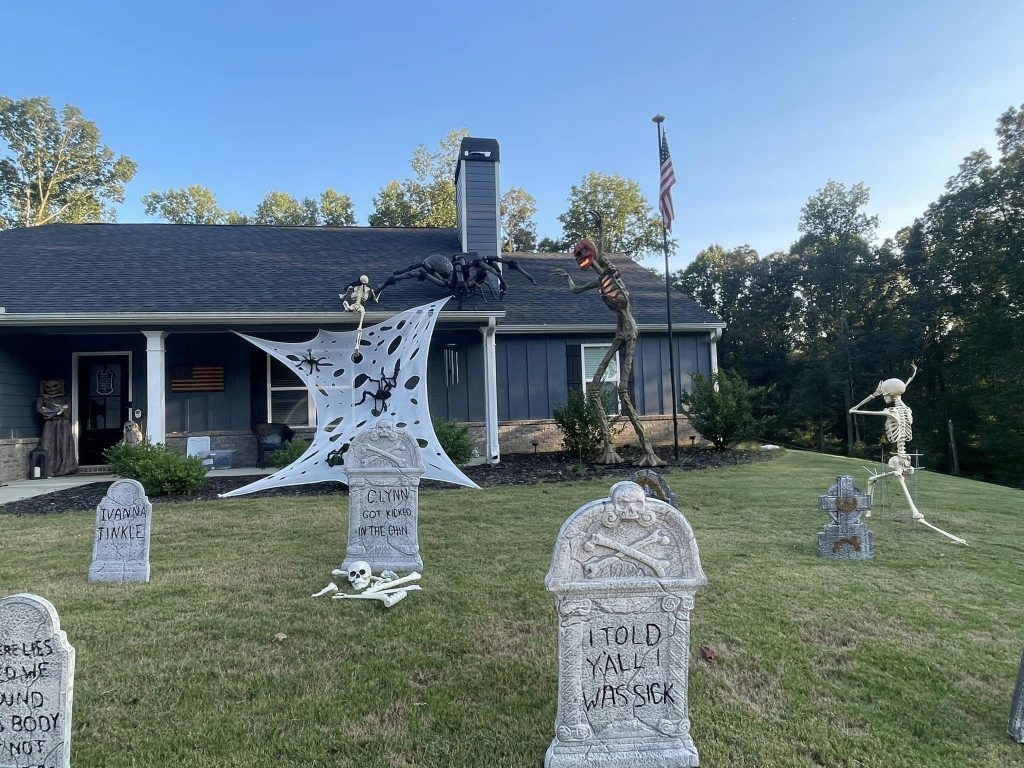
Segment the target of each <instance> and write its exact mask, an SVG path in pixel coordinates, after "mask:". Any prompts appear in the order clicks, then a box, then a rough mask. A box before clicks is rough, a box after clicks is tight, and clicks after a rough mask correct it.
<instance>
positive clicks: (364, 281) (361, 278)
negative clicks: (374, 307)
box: [359, 275, 370, 285]
mask: <svg viewBox="0 0 1024 768" xmlns="http://www.w3.org/2000/svg"><path fill="white" fill-rule="evenodd" d="M359 282H360V283H362V284H363V285H369V284H370V278H368V277H367V276H366V275H360V276H359Z"/></svg>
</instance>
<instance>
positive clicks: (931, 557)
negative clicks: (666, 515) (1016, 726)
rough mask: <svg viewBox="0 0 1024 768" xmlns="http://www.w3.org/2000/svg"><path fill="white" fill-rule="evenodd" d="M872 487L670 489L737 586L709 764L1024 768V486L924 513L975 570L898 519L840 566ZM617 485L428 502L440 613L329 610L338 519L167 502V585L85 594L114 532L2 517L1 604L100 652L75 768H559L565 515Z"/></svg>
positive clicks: (934, 505) (853, 464)
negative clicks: (850, 504) (832, 503)
mask: <svg viewBox="0 0 1024 768" xmlns="http://www.w3.org/2000/svg"><path fill="white" fill-rule="evenodd" d="M861 465H862V462H859V461H847V460H844V459H839V458H824V457H819V456H814V455H811V454H799V453H790V454H788V455H786V456H783V457H781V458H779V459H777V460H775V461H773V462H769V463H759V464H753V465H747V466H740V467H734V468H728V469H721V470H709V471H704V472H687V473H674V474H672V475H670V477H669V481H670V483H671V484H672V487H673V489H674V490H676V491H677V492H678V493H679V495H680V497H681V498H682V500H683V503H682V507H683V513H684V514H685V515H686V516H687V518H688V519H689V520H690V523H691V524H692V525H693V528H694V530H695V532H696V535H697V541H698V544H699V546H700V550H701V555H702V559H703V565H704V570H705V572H706V573H707V575H708V579H709V582H710V583H709V586H708V587H707V589H706V590H705V591H704V592H702V593H701V594H699V595H698V597H697V605H696V609H695V611H694V613H693V643H694V652H695V653H696V655H697V658H696V659H694V660H693V661H691V678H690V717H691V720H692V723H693V735H694V739H695V741H696V743H697V747H698V749H699V750H700V753H701V763H702V765H704V766H714V767H721V768H725V767H727V766H729V767H732V766H740V767H742V768H750V767H754V766H764V767H765V768H768V767H769V766H770V767H771V768H783V767H784V766H808V767H813V766H829V767H830V768H839V767H841V766H843V767H847V766H848V767H849V768H853V767H854V766H856V767H857V768H861V767H868V766H878V767H879V768H881V767H882V766H884V767H885V768H898V767H900V766H906V767H908V768H910V767H913V768H920V767H922V766H943V768H946V767H948V766H957V767H958V768H966V767H968V766H991V767H992V768H1005V767H1006V766H1015V765H1016V766H1024V746H1019V745H1015V744H1014V743H1012V742H1011V741H1010V740H1009V739H1008V738H1007V736H1006V733H1005V730H1006V720H1007V717H1008V714H1009V704H1010V701H1009V699H1010V694H1011V691H1012V686H1013V681H1014V679H1015V676H1016V672H1017V664H1018V661H1019V659H1020V652H1021V644H1022V643H1024V536H1022V534H1024V523H1022V521H1021V515H1020V513H1021V509H1022V508H1024V492H1021V491H1013V490H1008V489H1003V488H999V487H996V486H990V485H985V484H981V483H975V482H971V481H965V480H958V479H954V478H949V477H942V476H938V475H933V474H931V473H923V474H922V475H921V476H920V479H919V498H918V502H919V506H920V507H921V509H922V510H923V511H924V512H925V514H926V515H928V517H929V519H930V520H931V521H932V522H934V523H935V524H937V525H939V526H941V527H944V528H946V529H948V530H950V531H952V532H954V533H956V534H958V535H961V536H963V537H965V538H966V539H967V540H968V541H969V542H970V543H971V546H970V548H964V547H959V546H957V545H955V544H952V543H950V542H948V541H947V540H946V539H944V538H942V537H941V536H939V535H938V534H936V533H933V532H931V531H929V530H927V529H926V528H924V527H923V526H919V525H911V524H908V523H906V522H904V523H899V522H896V521H895V520H894V517H895V516H897V515H894V511H892V510H890V511H888V512H887V513H886V514H884V515H882V516H881V517H878V516H876V517H875V518H873V519H872V521H871V525H872V527H873V529H874V531H875V534H876V548H877V556H876V559H875V560H874V561H871V562H867V563H850V562H847V563H842V562H829V561H822V560H819V559H818V557H817V556H816V545H815V533H816V532H817V530H818V529H819V528H820V527H821V525H822V524H823V522H824V515H823V514H821V513H818V512H817V511H816V503H817V496H818V494H819V493H822V492H824V490H825V489H826V488H827V486H828V485H829V483H830V482H831V481H832V479H833V478H834V476H835V475H836V474H837V473H839V472H849V473H852V474H854V475H855V476H856V477H858V478H863V476H864V472H863V470H862V469H861ZM608 486H609V483H606V482H601V481H590V482H579V483H566V484H563V485H537V486H532V487H526V488H524V487H515V488H496V489H489V490H486V491H469V490H450V491H429V490H425V491H423V492H422V495H421V508H420V543H421V548H422V551H423V558H424V560H425V562H426V567H425V569H424V574H425V575H424V580H423V585H424V591H423V592H419V593H411V594H410V595H409V597H408V598H407V599H406V600H405V601H404V602H402V603H400V604H399V605H398V606H396V607H395V608H394V609H392V610H391V611H386V610H385V609H384V608H383V606H381V605H379V604H376V603H370V602H360V601H351V602H342V601H332V600H329V599H320V600H312V599H310V597H309V595H310V594H311V593H312V592H314V591H316V590H318V589H320V588H321V587H322V586H323V585H324V584H326V583H327V582H328V581H329V580H330V576H329V572H330V570H331V568H333V567H335V566H336V565H337V564H338V562H340V560H341V557H342V554H343V553H344V546H345V540H344V539H345V530H346V525H345V519H344V518H345V510H344V509H342V508H339V501H341V499H339V498H337V497H330V498H329V497H313V498H308V499H280V500H278V499H274V500H252V501H246V500H234V499H232V500H225V501H221V502H217V503H205V504H190V505H171V504H166V505H161V504H160V503H159V501H157V504H156V509H155V513H154V523H153V554H152V563H153V581H152V582H151V583H150V584H148V585H141V586H120V585H103V584H97V585H90V584H88V583H87V582H86V571H87V569H88V565H89V557H90V554H91V535H92V524H93V520H92V516H91V515H90V514H86V513H69V514H64V515H56V516H50V517H45V518H39V517H21V518H15V517H11V516H0V536H2V541H3V545H2V549H0V595H2V594H9V593H12V592H22V591H27V592H34V593H37V594H40V595H42V596H44V597H46V598H48V599H49V600H50V601H52V602H53V603H54V605H56V606H57V609H58V611H59V613H60V616H61V621H62V624H63V627H64V629H65V630H66V631H67V633H68V637H69V639H70V641H71V643H72V644H73V645H74V646H75V648H76V649H77V653H78V657H77V665H78V672H77V676H76V680H75V703H74V727H73V742H72V764H73V766H74V768H120V767H122V766H138V768H156V767H158V766H168V767H171V766H173V767H174V768H180V767H182V766H217V767H218V768H227V767H228V766H239V767H241V766H245V768H261V767H263V766H266V767H267V768H270V767H271V766H272V767H273V768H283V767H284V766H396V767H399V768H401V767H402V766H539V765H540V764H541V762H542V760H543V756H544V750H545V749H546V748H547V745H548V742H549V741H550V739H551V737H552V729H553V721H554V716H555V695H556V685H557V682H556V669H555V650H556V618H555V611H554V604H553V600H552V598H551V595H549V594H548V593H547V592H546V591H545V589H544V583H543V582H544V575H545V573H546V572H547V569H548V565H549V562H550V557H551V550H552V546H553V543H554V539H555V535H556V533H557V532H558V529H559V526H560V525H561V523H562V522H563V520H564V519H565V518H566V517H568V515H569V514H570V513H572V512H573V511H574V510H575V509H576V508H577V507H578V506H580V505H581V504H583V503H584V502H587V501H590V500H592V499H594V498H599V497H601V496H604V495H606V494H607V489H608ZM893 491H894V489H890V490H889V499H890V500H893V499H895V498H896V494H895V493H894V492H893ZM895 511H896V512H899V511H900V510H895ZM900 516H902V515H900ZM904 519H905V516H904ZM277 633H284V634H286V635H287V639H285V640H284V641H283V642H278V641H276V640H275V639H274V636H275V635H276V634H277ZM702 644H708V645H710V646H712V647H713V648H715V650H717V652H718V654H719V656H718V661H717V662H716V663H715V664H714V665H708V664H707V662H705V661H704V660H703V659H702V658H701V656H700V654H699V653H697V651H696V649H697V647H698V646H700V645H702Z"/></svg>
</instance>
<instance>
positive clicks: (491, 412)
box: [480, 317, 501, 464]
mask: <svg viewBox="0 0 1024 768" xmlns="http://www.w3.org/2000/svg"><path fill="white" fill-rule="evenodd" d="M480 333H481V334H483V337H484V433H485V435H486V438H487V440H486V442H487V463H488V464H497V463H498V462H500V461H501V451H500V449H499V448H498V362H497V354H496V353H495V344H494V318H493V317H492V318H491V319H490V321H489V322H488V324H487V327H486V328H481V329H480Z"/></svg>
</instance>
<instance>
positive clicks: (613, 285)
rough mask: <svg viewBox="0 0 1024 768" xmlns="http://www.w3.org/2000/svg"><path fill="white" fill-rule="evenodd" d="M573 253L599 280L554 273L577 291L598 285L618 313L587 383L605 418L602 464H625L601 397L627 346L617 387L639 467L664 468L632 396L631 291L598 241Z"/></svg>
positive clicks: (584, 242) (633, 336) (633, 337)
mask: <svg viewBox="0 0 1024 768" xmlns="http://www.w3.org/2000/svg"><path fill="white" fill-rule="evenodd" d="M595 218H598V226H599V227H600V218H599V217H595ZM599 239H600V238H599ZM573 256H575V257H576V263H577V264H579V266H580V269H583V270H587V269H593V270H594V271H595V272H596V273H597V279H596V280H593V281H591V282H589V283H585V284H583V285H576V283H575V282H573V279H572V276H571V275H570V274H569V273H568V272H566V271H565V270H564V269H555V270H553V273H554V274H556V275H561V276H562V277H565V278H567V279H568V280H569V289H570V290H571V291H572V292H573V293H583V292H584V291H591V290H593V289H594V288H600V289H601V298H602V299H604V303H605V304H606V305H607V306H608V308H609V309H610V310H611V311H612V312H614V313H615V318H616V321H617V322H616V326H615V337H614V338H613V339H612V343H611V346H610V347H609V348H608V351H607V352H606V353H605V356H604V359H603V360H601V364H600V365H598V366H597V370H596V371H594V378H593V379H592V380H591V381H589V382H587V394H588V396H589V397H590V398H591V400H592V401H593V403H594V405H595V406H597V411H598V414H599V415H600V417H601V437H602V438H603V439H604V453H603V454H602V455H601V459H600V461H599V462H598V463H600V464H621V463H622V459H621V458H620V457H619V454H618V453H616V452H615V448H614V447H613V446H612V435H611V426H610V424H609V423H608V414H606V413H605V409H604V401H603V398H602V397H601V383H602V380H603V379H604V373H605V371H606V370H607V369H608V365H609V364H610V363H611V361H612V358H614V357H615V356H616V355H618V353H619V349H621V348H624V351H623V355H622V369H621V371H620V372H619V385H618V387H617V390H618V395H619V402H620V403H621V404H622V410H623V411H625V413H626V416H627V417H628V418H629V420H630V422H632V424H633V429H634V430H635V431H636V436H637V438H638V439H639V440H640V447H641V449H642V450H643V452H644V455H643V456H642V457H641V458H640V461H638V462H637V466H640V467H663V466H665V462H664V461H662V460H661V459H659V458H658V455H657V454H656V453H655V452H654V448H653V447H652V446H651V443H650V442H649V441H648V439H647V432H646V431H645V430H644V425H643V423H642V422H641V421H640V417H639V416H638V415H637V412H636V409H635V408H634V407H633V401H632V400H631V399H630V396H629V380H630V378H631V376H632V374H633V355H634V353H635V352H636V340H637V337H638V336H639V335H640V332H639V329H638V328H637V324H636V319H635V318H634V317H633V312H632V310H631V308H630V305H629V293H627V292H626V287H625V286H624V285H623V284H622V276H621V274H620V272H619V270H618V269H616V267H615V265H614V264H612V263H611V262H610V261H608V260H607V259H606V258H605V257H604V255H603V254H601V253H600V252H599V251H598V249H597V248H596V247H595V246H594V244H593V243H592V242H591V241H590V240H587V239H586V238H584V239H583V240H580V241H579V242H578V243H577V244H576V247H575V248H573Z"/></svg>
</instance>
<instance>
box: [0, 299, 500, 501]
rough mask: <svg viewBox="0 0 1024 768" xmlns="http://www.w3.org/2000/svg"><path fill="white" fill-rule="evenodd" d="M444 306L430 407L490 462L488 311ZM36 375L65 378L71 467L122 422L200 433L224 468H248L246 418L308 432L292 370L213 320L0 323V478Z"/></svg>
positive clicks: (307, 411)
mask: <svg viewBox="0 0 1024 768" xmlns="http://www.w3.org/2000/svg"><path fill="white" fill-rule="evenodd" d="M445 314H447V313H442V318H441V321H440V322H439V324H438V326H437V328H436V330H435V333H434V337H433V340H432V344H431V348H430V350H429V356H428V377H427V381H428V387H429V393H428V395H429V402H430V406H431V414H432V415H433V416H436V417H441V418H446V419H450V420H453V421H462V422H479V423H481V424H483V426H484V429H483V436H482V437H483V439H482V440H481V441H480V449H481V450H480V453H481V455H482V456H483V457H485V460H489V461H492V462H496V461H498V459H499V456H500V453H499V449H498V424H497V409H498V399H497V393H496V391H495V387H496V381H497V377H496V375H495V340H494V339H495V336H494V327H495V322H494V317H493V316H486V317H484V316H476V317H469V316H467V314H466V313H460V314H459V315H455V316H454V317H452V318H450V319H446V318H445V317H444V315H445ZM453 315H454V313H453ZM346 319H347V318H346ZM373 319H374V320H377V319H384V318H373ZM10 320H11V318H10V316H8V317H7V318H5V322H4V323H3V324H4V325H8V323H9V321H10ZM369 320H370V318H368V322H367V325H369V324H370V322H369ZM446 320H447V321H446ZM239 327H240V329H244V331H245V332H246V333H247V334H251V335H253V336H258V337H261V338H267V339H276V340H280V341H305V340H307V339H310V338H312V337H313V336H314V335H315V334H316V332H317V328H318V326H313V325H308V326H307V325H305V324H296V325H292V326H287V325H283V324H281V323H270V322H262V323H259V324H250V325H240V326H239ZM319 327H325V328H327V329H331V325H330V324H324V325H322V326H319ZM333 330H349V328H348V327H344V326H343V327H337V326H335V327H334V328H333ZM44 379H59V380H61V381H63V382H65V393H66V396H67V397H68V399H69V404H70V408H69V416H68V418H69V419H70V421H71V433H72V436H73V439H74V445H75V452H76V456H77V459H78V462H79V464H80V465H99V464H103V463H104V459H103V451H104V450H105V449H106V448H109V447H110V446H112V445H115V444H116V443H117V442H118V441H119V440H120V439H121V438H122V435H123V431H122V430H123V425H124V423H125V422H126V421H127V420H128V419H133V420H134V421H136V422H137V423H139V425H140V426H141V428H142V430H143V432H144V434H145V435H146V437H147V438H148V439H149V440H150V441H152V442H162V443H166V444H168V445H170V446H172V447H174V448H176V449H178V450H180V451H181V452H182V453H184V452H185V450H186V444H187V440H188V438H189V437H193V436H208V437H210V442H211V446H210V447H211V449H213V450H221V451H232V452H233V462H232V464H233V467H235V468H238V467H255V466H256V463H257V461H256V454H257V450H256V440H255V437H254V436H253V431H252V430H253V426H254V425H256V424H259V423H265V422H273V423H284V424H287V425H288V426H290V427H292V428H293V429H294V430H295V432H296V433H297V437H299V438H308V437H311V436H312V433H313V432H314V431H315V425H316V413H315V410H314V408H313V405H312V402H311V398H309V396H308V393H307V391H306V388H305V386H304V385H303V384H302V382H301V381H300V380H299V378H298V377H297V376H295V375H294V373H293V372H292V371H290V370H289V369H288V367H286V366H285V365H282V364H281V363H278V362H277V361H275V360H273V359H271V358H270V357H268V356H267V355H266V354H265V353H264V352H262V351H260V350H259V349H257V348H255V347H254V346H252V345H251V344H249V343H248V342H246V341H245V340H244V339H242V338H240V337H239V336H238V335H236V334H235V333H233V332H231V330H228V329H227V328H224V327H183V326H180V325H179V326H169V325H168V326H165V329H163V330H152V329H147V328H134V329H128V328H115V327H109V326H107V327H95V328H83V327H81V326H77V327H72V326H56V327H46V328H41V327H26V328H12V327H9V326H8V327H0V482H5V481H14V480H20V479H23V478H26V477H28V476H29V474H30V471H29V466H28V464H29V452H30V451H31V450H32V449H33V448H35V447H36V446H37V445H38V442H39V435H40V430H41V426H42V419H41V417H40V416H39V415H38V414H37V413H36V398H37V396H38V392H39V382H40V381H41V380H44ZM51 466H52V465H51Z"/></svg>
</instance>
